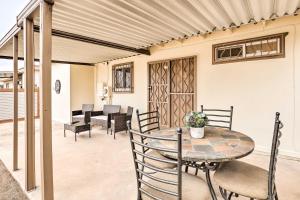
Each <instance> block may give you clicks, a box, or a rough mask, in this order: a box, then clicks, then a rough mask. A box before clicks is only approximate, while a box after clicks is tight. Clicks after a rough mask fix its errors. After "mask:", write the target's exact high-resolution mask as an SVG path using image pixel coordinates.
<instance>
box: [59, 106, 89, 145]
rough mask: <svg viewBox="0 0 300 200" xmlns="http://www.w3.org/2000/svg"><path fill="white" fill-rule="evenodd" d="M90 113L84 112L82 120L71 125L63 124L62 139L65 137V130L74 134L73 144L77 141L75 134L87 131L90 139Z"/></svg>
mask: <svg viewBox="0 0 300 200" xmlns="http://www.w3.org/2000/svg"><path fill="white" fill-rule="evenodd" d="M90 122H91V112H90V111H86V112H84V120H83V122H82V121H75V122H71V124H64V137H66V130H69V131H72V132H73V133H74V134H75V142H76V141H77V134H79V133H81V132H85V131H89V137H91V124H90Z"/></svg>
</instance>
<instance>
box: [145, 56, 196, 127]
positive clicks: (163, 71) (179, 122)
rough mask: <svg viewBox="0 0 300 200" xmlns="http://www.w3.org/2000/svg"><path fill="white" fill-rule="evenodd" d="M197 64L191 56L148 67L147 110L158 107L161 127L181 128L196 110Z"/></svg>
mask: <svg viewBox="0 0 300 200" xmlns="http://www.w3.org/2000/svg"><path fill="white" fill-rule="evenodd" d="M196 62H197V60H196V56H192V57H185V58H177V59H170V60H162V61H155V62H150V63H148V76H149V77H148V110H149V111H154V110H156V107H158V109H159V113H160V125H161V126H165V127H182V126H184V116H185V114H186V113H188V112H190V111H193V110H194V109H195V108H196V68H197V63H196Z"/></svg>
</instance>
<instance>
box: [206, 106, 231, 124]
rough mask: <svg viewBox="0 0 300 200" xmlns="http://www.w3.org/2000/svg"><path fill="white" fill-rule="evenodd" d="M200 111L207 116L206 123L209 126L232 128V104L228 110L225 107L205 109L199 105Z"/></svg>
mask: <svg viewBox="0 0 300 200" xmlns="http://www.w3.org/2000/svg"><path fill="white" fill-rule="evenodd" d="M201 112H203V113H205V114H206V116H207V118H208V125H207V126H211V127H219V128H226V129H229V130H231V128H232V116H233V106H230V109H229V110H226V109H207V108H204V106H203V105H201Z"/></svg>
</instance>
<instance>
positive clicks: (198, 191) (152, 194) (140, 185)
mask: <svg viewBox="0 0 300 200" xmlns="http://www.w3.org/2000/svg"><path fill="white" fill-rule="evenodd" d="M128 127H129V136H130V144H131V149H132V154H133V161H134V166H135V172H136V180H137V191H138V193H137V200H150V199H151V200H152V199H156V200H182V199H184V200H192V199H195V200H206V199H210V195H209V190H208V188H207V185H206V183H205V182H204V181H203V180H202V179H201V178H200V177H198V176H193V175H191V174H187V173H183V172H182V170H181V166H182V148H181V146H182V130H181V129H177V131H176V132H177V135H174V137H168V138H167V137H163V136H153V135H151V134H147V133H141V132H140V131H136V130H132V129H131V127H130V124H129V123H128ZM145 138H146V139H148V140H164V141H165V142H170V143H174V148H158V147H157V148H155V147H153V146H151V145H149V143H148V144H144V143H143V142H142V141H143V140H144V139H145ZM144 147H146V148H148V149H153V150H158V151H164V152H171V153H174V155H176V156H175V157H177V160H170V159H164V158H163V159H162V158H161V157H156V156H152V155H151V156H150V155H148V154H145V153H143V152H142V151H140V149H141V148H144ZM144 158H147V159H151V160H154V161H156V162H162V163H170V164H174V165H176V168H174V169H163V168H159V167H154V166H152V165H149V164H148V163H147V162H145V159H144ZM144 168H147V169H148V170H150V171H154V172H155V173H148V172H145V171H144V170H143V169H144Z"/></svg>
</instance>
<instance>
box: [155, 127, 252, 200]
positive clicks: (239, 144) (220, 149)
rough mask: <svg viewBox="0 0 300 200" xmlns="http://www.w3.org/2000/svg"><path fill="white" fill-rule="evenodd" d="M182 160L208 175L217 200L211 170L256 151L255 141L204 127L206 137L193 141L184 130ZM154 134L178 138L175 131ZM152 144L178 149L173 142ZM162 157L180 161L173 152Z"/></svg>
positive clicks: (159, 141) (164, 130) (160, 131)
mask: <svg viewBox="0 0 300 200" xmlns="http://www.w3.org/2000/svg"><path fill="white" fill-rule="evenodd" d="M182 131H183V134H182V160H183V162H184V164H185V165H187V166H191V167H195V168H198V169H201V170H203V171H204V172H205V174H206V181H207V184H208V187H209V190H210V192H211V195H212V199H213V200H215V199H217V198H216V194H215V191H214V189H213V187H212V184H211V179H210V171H211V170H216V168H217V167H218V165H219V164H220V163H221V162H226V161H230V160H235V159H239V158H242V157H245V156H247V155H249V154H250V153H251V152H252V151H253V150H254V146H255V144H254V141H253V140H252V139H251V138H250V137H248V136H247V135H245V134H243V133H240V132H236V131H231V130H228V129H222V128H214V127H205V136H204V138H201V139H195V138H192V137H191V135H190V133H189V131H188V129H182ZM151 134H153V135H158V136H163V137H174V138H175V137H177V135H176V129H175V128H170V129H162V130H158V131H152V132H151ZM149 145H150V146H153V147H158V148H173V149H174V148H176V144H174V142H168V141H165V140H155V139H153V140H150V141H149ZM161 154H162V155H163V156H166V157H168V158H172V159H177V158H176V155H174V154H172V153H170V152H161Z"/></svg>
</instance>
